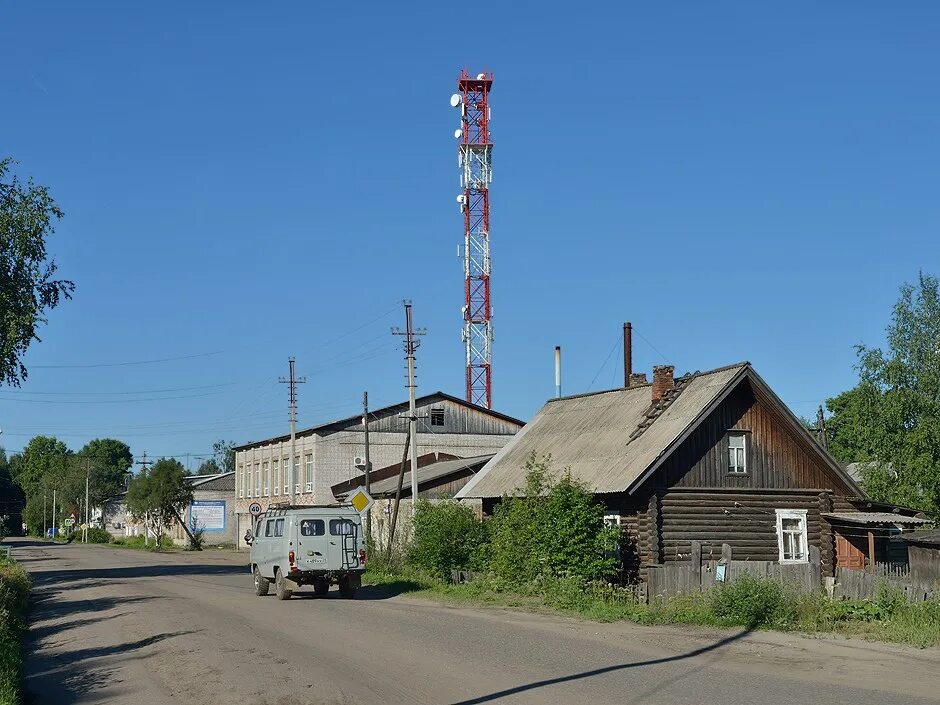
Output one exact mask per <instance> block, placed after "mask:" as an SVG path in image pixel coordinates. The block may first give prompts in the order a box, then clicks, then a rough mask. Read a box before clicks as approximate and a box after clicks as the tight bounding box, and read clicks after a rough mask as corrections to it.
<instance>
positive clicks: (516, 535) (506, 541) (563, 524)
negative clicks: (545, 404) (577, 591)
mask: <svg viewBox="0 0 940 705" xmlns="http://www.w3.org/2000/svg"><path fill="white" fill-rule="evenodd" d="M550 464H551V458H550V457H545V458H538V457H537V456H536V455H535V454H534V453H533V454H532V455H531V456H530V457H529V458H528V460H527V461H526V466H525V468H526V487H525V489H524V490H522V496H519V497H509V496H504V497H503V499H502V501H501V502H500V503H499V505H497V507H496V510H495V512H494V516H493V519H492V520H491V521H490V538H491V541H490V562H489V567H490V570H491V571H492V572H493V573H495V574H496V575H497V576H499V577H500V578H501V579H502V580H504V581H506V582H507V583H508V584H511V585H522V584H525V583H531V582H533V581H538V580H544V579H546V578H553V577H571V578H576V579H578V580H581V581H582V582H590V581H593V580H597V579H601V578H604V577H606V576H608V575H609V574H610V573H611V572H612V571H613V569H614V564H615V561H614V559H613V558H611V555H612V552H613V549H614V548H615V547H616V542H617V539H618V536H617V531H616V529H613V528H609V527H606V526H605V525H604V508H603V507H602V506H601V505H599V504H597V503H596V502H595V501H594V495H593V493H592V492H591V491H590V490H589V489H588V488H587V487H586V486H585V485H583V484H582V483H580V482H578V481H576V480H574V479H573V478H572V477H571V475H570V474H568V473H565V474H564V475H563V476H562V477H561V478H559V479H558V480H556V481H554V482H552V481H551V479H550Z"/></svg>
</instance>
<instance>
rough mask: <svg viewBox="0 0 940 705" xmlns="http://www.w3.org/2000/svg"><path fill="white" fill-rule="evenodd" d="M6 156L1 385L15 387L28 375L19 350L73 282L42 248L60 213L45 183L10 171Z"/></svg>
mask: <svg viewBox="0 0 940 705" xmlns="http://www.w3.org/2000/svg"><path fill="white" fill-rule="evenodd" d="M11 164H12V160H11V159H9V158H5V159H0V273H2V276H0V385H2V384H4V383H6V384H9V385H11V386H16V387H18V386H19V385H20V383H21V382H22V381H23V380H25V379H26V376H27V371H26V365H24V364H23V356H24V355H25V354H26V350H27V349H28V348H29V345H30V344H31V343H32V342H33V341H34V340H39V336H38V335H37V332H36V331H37V329H38V328H39V327H40V326H41V325H42V324H44V323H46V314H47V312H48V311H51V310H52V309H54V308H55V307H56V306H58V305H59V302H60V301H61V300H62V299H63V298H66V299H68V298H71V296H72V292H73V291H74V290H75V284H73V283H72V282H71V281H68V280H66V279H56V278H55V273H56V263H55V260H53V259H52V258H51V257H50V256H49V254H48V253H47V251H46V240H47V239H48V237H49V236H50V235H52V233H53V232H54V227H53V222H54V221H55V220H58V219H59V218H61V217H62V211H61V210H59V207H58V206H57V205H56V203H55V201H54V200H53V199H52V196H51V195H49V190H48V189H47V188H46V187H45V186H39V185H37V184H34V183H33V181H32V180H31V179H30V180H27V182H26V183H25V184H24V183H23V182H21V181H20V180H19V179H18V178H17V177H16V175H10V174H9V171H10V165H11Z"/></svg>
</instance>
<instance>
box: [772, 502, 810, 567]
mask: <svg viewBox="0 0 940 705" xmlns="http://www.w3.org/2000/svg"><path fill="white" fill-rule="evenodd" d="M777 548H778V550H779V553H780V562H781V563H806V561H807V560H808V555H809V549H808V547H807V540H806V510H805V509H778V510H777Z"/></svg>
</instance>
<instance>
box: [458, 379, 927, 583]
mask: <svg viewBox="0 0 940 705" xmlns="http://www.w3.org/2000/svg"><path fill="white" fill-rule="evenodd" d="M533 452H534V453H536V454H540V455H544V454H551V456H552V462H553V467H554V469H555V470H556V471H558V472H561V471H563V470H567V471H570V472H571V474H572V476H573V477H574V478H576V479H578V480H581V481H582V482H584V483H586V484H587V485H588V487H590V488H591V489H592V490H593V491H594V492H595V493H596V494H597V497H598V500H599V501H601V502H602V503H603V504H604V506H605V508H606V511H607V519H608V522H609V523H611V524H615V525H619V526H621V527H622V531H623V546H622V547H621V554H622V556H623V558H624V571H625V575H626V577H628V578H636V577H638V576H642V574H643V568H644V566H645V565H649V564H662V563H668V562H673V561H685V560H687V559H688V556H689V554H690V551H691V543H692V541H699V542H702V543H703V551H704V552H705V553H706V554H709V553H710V554H711V555H712V556H714V557H718V556H719V554H720V551H721V545H722V544H723V543H727V544H730V545H731V547H732V550H733V554H734V556H735V557H736V558H738V559H751V560H766V561H780V562H785V563H791V562H792V563H796V562H805V561H807V560H808V557H809V547H810V546H816V547H818V548H819V550H820V554H821V562H822V570H823V573H824V574H825V575H833V573H834V569H835V567H836V566H854V565H856V564H857V563H858V561H859V554H858V551H859V546H860V543H861V542H862V540H863V539H864V547H865V548H864V551H863V553H862V556H861V561H862V562H863V563H864V562H865V561H866V560H869V561H870V560H872V559H874V560H882V559H884V558H887V557H888V556H889V554H890V552H891V550H892V544H891V538H892V536H894V535H895V534H898V533H900V532H902V531H906V530H910V529H911V528H913V527H914V526H915V525H918V524H922V523H925V520H924V519H923V518H920V517H917V516H915V515H916V512H914V511H912V510H906V509H902V508H898V507H893V506H889V505H879V504H875V503H872V502H870V501H868V500H867V499H866V498H865V495H864V493H863V491H862V489H861V488H860V487H859V486H858V484H857V483H856V482H855V481H854V480H853V479H852V478H851V477H850V476H849V475H848V474H847V473H846V472H845V471H844V470H843V468H842V467H841V465H840V464H839V463H838V462H837V461H836V460H835V459H834V458H832V456H830V455H829V454H828V453H827V452H826V451H825V450H824V449H823V448H821V447H820V446H819V444H818V443H817V442H816V441H815V439H814V438H813V437H812V436H811V435H810V434H809V433H808V432H807V431H806V429H805V428H804V427H803V425H802V424H801V423H800V421H799V420H798V419H797V418H796V417H795V416H794V415H793V413H792V412H790V410H789V409H787V407H786V406H785V405H784V404H783V402H782V401H781V400H780V399H779V398H778V397H777V395H776V394H774V392H773V390H771V388H770V387H769V386H768V385H767V383H766V382H765V381H764V380H763V379H762V378H761V377H760V376H759V375H758V374H757V372H756V371H755V370H754V368H753V367H752V366H751V365H750V364H749V363H747V362H743V363H739V364H735V365H730V366H728V367H722V368H719V369H716V370H711V371H709V372H698V373H694V374H690V375H687V376H684V377H680V378H678V379H674V372H673V367H671V366H660V367H656V368H655V369H654V375H653V382H652V384H638V385H635V386H631V387H630V388H626V389H614V390H610V391H606V392H598V393H595V394H582V395H577V396H572V397H566V398H560V399H553V400H551V401H549V402H547V403H546V404H545V406H543V407H542V409H541V410H540V411H539V412H538V414H536V416H535V418H534V419H533V420H532V421H531V422H530V423H528V424H527V425H526V426H525V427H524V428H523V429H522V431H520V432H519V433H518V434H517V435H516V436H515V438H513V440H512V441H511V442H510V443H509V444H508V445H507V446H506V447H505V448H503V449H502V450H501V451H499V452H498V453H497V454H496V456H495V457H494V458H493V459H492V460H491V461H489V462H488V463H487V464H486V465H485V466H484V467H483V469H482V470H481V471H480V472H479V473H477V474H476V475H475V476H474V477H473V478H472V479H470V480H469V482H468V483H467V484H466V485H465V486H464V487H463V488H462V489H461V490H460V491H459V492H458V494H457V496H458V497H459V498H475V499H479V500H482V502H483V510H484V512H485V513H490V512H491V511H492V508H493V505H494V504H495V503H496V502H498V501H499V498H500V497H501V496H502V495H503V494H513V493H517V492H518V491H519V488H521V487H523V486H524V484H525V477H524V474H525V471H524V469H523V466H524V464H525V461H526V459H527V458H528V457H529V455H530V454H531V453H533Z"/></svg>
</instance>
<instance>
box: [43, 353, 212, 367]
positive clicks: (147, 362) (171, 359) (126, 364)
mask: <svg viewBox="0 0 940 705" xmlns="http://www.w3.org/2000/svg"><path fill="white" fill-rule="evenodd" d="M223 352H224V350H215V351H214V352H207V353H197V354H195V355H180V356H178V357H163V358H159V359H156V360H134V361H132V362H99V363H95V364H92V365H30V367H31V368H33V369H43V370H77V369H89V368H92V367H129V366H131V365H156V364H158V363H161V362H175V361H176V360H193V359H195V358H197V357H211V356H212V355H221V354H222V353H223Z"/></svg>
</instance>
